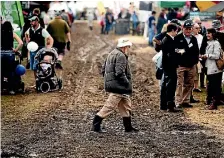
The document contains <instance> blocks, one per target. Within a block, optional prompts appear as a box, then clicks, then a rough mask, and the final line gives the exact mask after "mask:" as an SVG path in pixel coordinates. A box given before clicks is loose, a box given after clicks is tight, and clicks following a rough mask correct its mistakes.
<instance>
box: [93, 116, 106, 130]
mask: <svg viewBox="0 0 224 158" xmlns="http://www.w3.org/2000/svg"><path fill="white" fill-rule="evenodd" d="M102 120H103V118H102V117H100V116H98V115H95V117H94V119H93V127H92V130H93V131H94V132H99V133H105V132H106V131H103V130H102V129H101V127H100V125H101V123H102Z"/></svg>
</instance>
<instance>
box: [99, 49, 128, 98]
mask: <svg viewBox="0 0 224 158" xmlns="http://www.w3.org/2000/svg"><path fill="white" fill-rule="evenodd" d="M102 74H103V76H104V87H105V90H106V92H111V93H117V94H131V93H132V81H131V72H130V67H129V65H128V56H127V55H125V54H124V53H122V52H121V51H120V50H119V49H117V48H116V49H114V50H113V51H112V52H111V53H110V54H109V55H108V57H107V59H106V61H105V64H104V65H103V68H102Z"/></svg>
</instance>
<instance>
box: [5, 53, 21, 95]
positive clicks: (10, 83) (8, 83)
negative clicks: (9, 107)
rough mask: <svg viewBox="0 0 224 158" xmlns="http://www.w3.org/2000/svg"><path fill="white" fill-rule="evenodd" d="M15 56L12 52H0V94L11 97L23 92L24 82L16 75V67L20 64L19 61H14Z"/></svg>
mask: <svg viewBox="0 0 224 158" xmlns="http://www.w3.org/2000/svg"><path fill="white" fill-rule="evenodd" d="M16 55H18V54H16V53H14V52H13V50H1V67H2V71H1V93H3V94H7V93H9V94H11V95H13V94H15V93H16V92H21V93H23V92H24V88H25V86H24V82H23V81H22V79H21V76H20V75H18V74H17V73H16V67H17V66H18V65H19V64H20V63H21V61H20V60H16ZM19 58H20V57H19Z"/></svg>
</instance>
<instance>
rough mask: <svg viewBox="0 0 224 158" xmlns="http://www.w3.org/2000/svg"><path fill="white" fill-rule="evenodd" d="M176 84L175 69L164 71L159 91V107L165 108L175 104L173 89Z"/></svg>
mask: <svg viewBox="0 0 224 158" xmlns="http://www.w3.org/2000/svg"><path fill="white" fill-rule="evenodd" d="M176 85H177V72H176V69H174V70H172V71H164V79H163V80H162V86H161V92H160V101H161V102H160V109H161V110H167V109H170V108H172V107H174V106H175V103H174V100H175V91H176Z"/></svg>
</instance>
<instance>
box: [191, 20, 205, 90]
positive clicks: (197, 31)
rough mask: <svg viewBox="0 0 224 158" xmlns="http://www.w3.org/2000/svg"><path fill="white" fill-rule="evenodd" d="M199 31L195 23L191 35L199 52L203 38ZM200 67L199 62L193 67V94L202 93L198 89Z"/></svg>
mask: <svg viewBox="0 0 224 158" xmlns="http://www.w3.org/2000/svg"><path fill="white" fill-rule="evenodd" d="M199 31H200V26H199V25H198V24H197V23H195V24H194V27H193V35H194V37H196V39H197V42H198V48H199V50H200V49H201V44H202V41H203V36H202V35H201V34H199ZM200 65H201V63H200V61H199V62H198V63H197V64H196V65H195V69H196V76H195V80H194V89H193V91H195V92H202V91H201V89H199V86H198V80H199V74H200V72H201V68H202V66H200Z"/></svg>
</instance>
